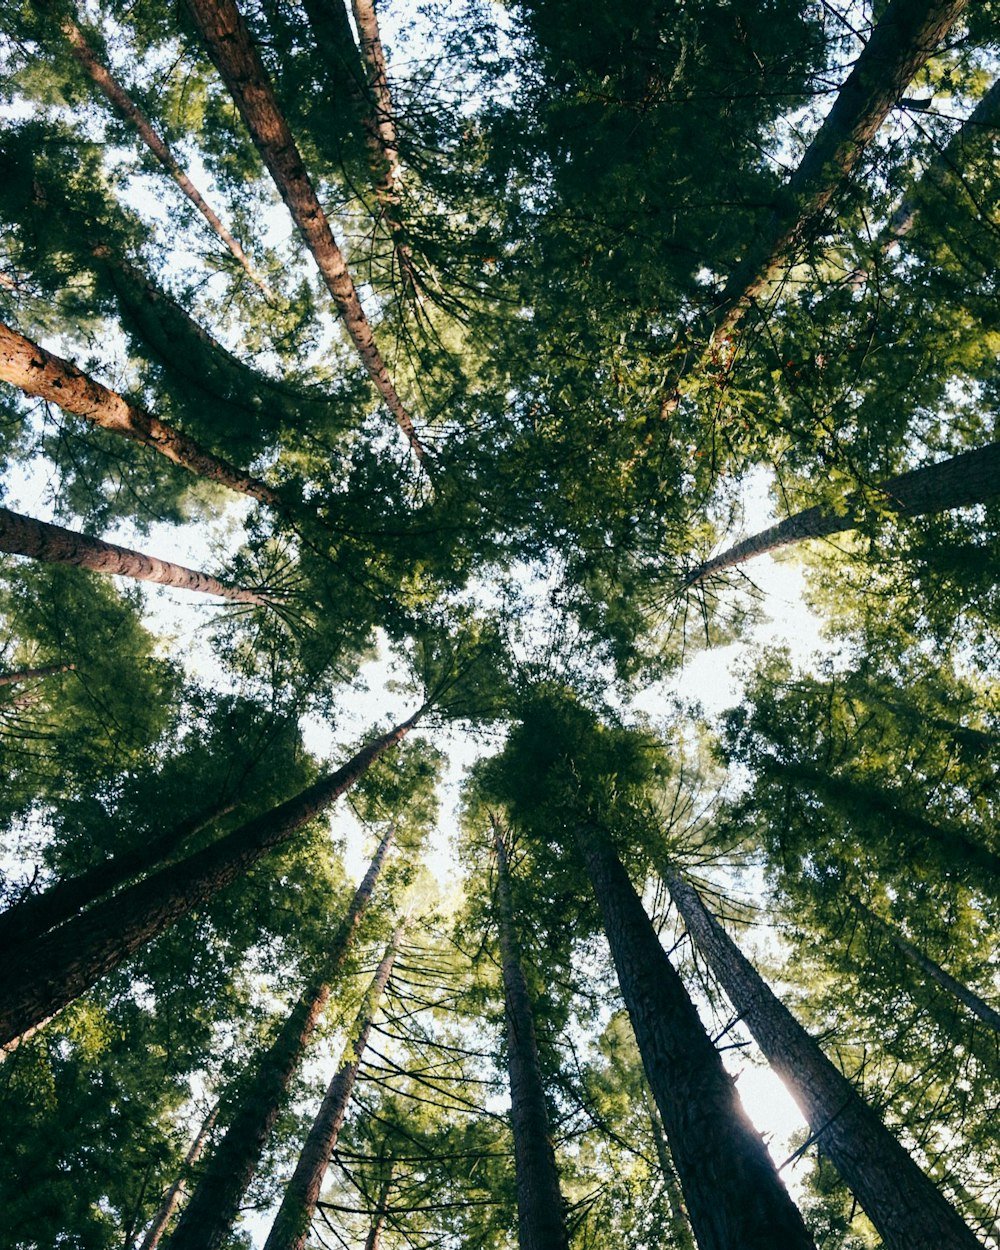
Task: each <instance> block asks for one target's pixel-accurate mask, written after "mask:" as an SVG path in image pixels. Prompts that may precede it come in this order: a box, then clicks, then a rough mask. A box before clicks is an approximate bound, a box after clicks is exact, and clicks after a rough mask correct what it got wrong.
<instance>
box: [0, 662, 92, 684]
mask: <svg viewBox="0 0 1000 1250" xmlns="http://www.w3.org/2000/svg"><path fill="white" fill-rule="evenodd" d="M75 668H76V665H75V664H43V665H42V666H41V667H40V668H22V669H21V670H20V671H19V672H17V673H0V686H16V685H18V684H19V683H20V682H22V681H31V680H32V678H34V677H54V676H56V674H57V673H71V672H73V670H74V669H75Z"/></svg>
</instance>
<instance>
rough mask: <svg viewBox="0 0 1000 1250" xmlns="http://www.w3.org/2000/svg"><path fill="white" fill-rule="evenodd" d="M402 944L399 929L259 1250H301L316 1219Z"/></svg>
mask: <svg viewBox="0 0 1000 1250" xmlns="http://www.w3.org/2000/svg"><path fill="white" fill-rule="evenodd" d="M402 940H403V926H402V925H401V926H400V927H399V928H398V929H397V930H396V932H395V933H394V934H393V936H392V941H391V942H390V943H389V946H388V948H387V950H386V952H385V955H384V956H383V957H382V962H381V963H380V964H379V966H378V970H377V971H376V973H375V977H374V979H373V980H372V983H371V985H370V986H369V988H368V992H367V994H366V995H365V997H364V1000H363V1002H362V1004H361V1010H360V1011H359V1012H358V1016H357V1019H356V1020H355V1021H354V1025H353V1027H352V1029H351V1038H352V1041H351V1043H350V1046H349V1048H348V1050H347V1052H346V1053H345V1056H344V1058H343V1059H342V1060H341V1063H340V1067H339V1069H338V1070H337V1074H336V1075H335V1076H334V1078H333V1080H332V1081H331V1082H330V1085H329V1087H328V1088H327V1091H326V1095H325V1096H324V1098H323V1101H322V1103H321V1104H320V1108H319V1111H318V1112H317V1113H316V1118H315V1120H313V1123H312V1127H311V1128H310V1130H309V1135H308V1137H307V1138H306V1141H305V1145H304V1146H303V1147H302V1154H301V1155H300V1156H299V1161H298V1163H297V1164H296V1166H295V1171H294V1172H293V1173H292V1176H291V1180H289V1182H288V1184H287V1185H286V1186H285V1193H284V1197H283V1198H282V1200H281V1206H280V1207H279V1208H278V1213H277V1215H276V1216H275V1217H274V1224H273V1225H272V1226H271V1231H270V1233H269V1234H268V1238H267V1241H266V1242H265V1243H264V1250H305V1244H306V1238H307V1237H308V1236H309V1229H310V1227H311V1225H312V1221H313V1216H314V1215H315V1214H316V1204H317V1203H318V1202H319V1196H320V1192H321V1191H322V1188H323V1178H324V1177H325V1176H326V1170H327V1168H328V1167H329V1166H330V1158H331V1156H332V1155H333V1152H334V1150H335V1149H336V1146H337V1138H338V1137H339V1136H340V1130H341V1127H342V1125H343V1123H344V1118H345V1116H346V1115H347V1107H348V1104H349V1103H350V1101H351V1093H352V1092H353V1090H354V1082H355V1080H356V1079H357V1075H358V1069H359V1068H360V1066H361V1060H362V1057H363V1056H364V1053H365V1047H366V1046H367V1045H368V1036H369V1034H370V1033H371V1028H372V1020H373V1019H374V1017H375V1012H376V1010H377V1008H378V1005H379V1002H380V1001H381V998H382V995H383V993H384V992H385V987H386V984H387V983H388V980H389V974H390V973H391V972H392V965H393V963H394V962H395V960H396V954H397V952H398V950H399V944H400V942H401V941H402Z"/></svg>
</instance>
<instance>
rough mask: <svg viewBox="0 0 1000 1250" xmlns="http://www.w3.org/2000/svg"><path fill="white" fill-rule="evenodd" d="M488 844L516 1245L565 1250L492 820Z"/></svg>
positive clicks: (502, 852) (499, 843) (524, 989)
mask: <svg viewBox="0 0 1000 1250" xmlns="http://www.w3.org/2000/svg"><path fill="white" fill-rule="evenodd" d="M493 844H494V846H495V848H496V854H497V892H496V905H497V927H498V929H499V934H500V962H501V967H502V970H503V987H504V1009H505V1015H506V1020H507V1072H508V1075H509V1078H510V1123H511V1130H512V1132H513V1136H514V1171H515V1176H516V1179H517V1239H518V1245H519V1246H520V1250H569V1235H568V1233H567V1231H566V1221H565V1218H564V1215H563V1212H564V1203H563V1199H562V1194H561V1193H560V1191H559V1174H558V1172H557V1170H556V1157H555V1151H554V1150H553V1147H552V1137H551V1134H550V1131H549V1115H548V1110H547V1108H546V1106H545V1087H544V1085H543V1084H542V1072H541V1067H540V1065H539V1062H538V1044H537V1042H536V1040H535V1017H534V1010H533V1007H532V1003H531V996H530V994H529V993H528V985H527V982H526V981H525V979H524V970H523V969H522V967H521V957H520V951H519V949H518V941H517V933H516V930H515V928H514V905H513V901H512V899H511V892H510V871H509V867H508V864H507V851H506V848H505V846H504V842H503V834H502V833H501V830H500V826H499V824H498V823H497V822H496V821H495V820H494V822H493Z"/></svg>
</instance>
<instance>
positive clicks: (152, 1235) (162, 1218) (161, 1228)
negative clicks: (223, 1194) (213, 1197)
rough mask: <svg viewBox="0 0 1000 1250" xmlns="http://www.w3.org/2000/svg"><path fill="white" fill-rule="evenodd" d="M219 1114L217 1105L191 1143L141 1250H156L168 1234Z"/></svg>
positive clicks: (144, 1238) (143, 1240)
mask: <svg viewBox="0 0 1000 1250" xmlns="http://www.w3.org/2000/svg"><path fill="white" fill-rule="evenodd" d="M218 1114H219V1108H218V1105H216V1106H215V1107H213V1108H212V1110H211V1111H210V1112H209V1113H208V1116H207V1117H206V1118H205V1122H204V1123H203V1124H202V1126H201V1128H200V1129H199V1130H198V1136H197V1137H196V1138H195V1139H194V1141H193V1142H192V1143H191V1149H190V1150H189V1151H188V1152H187V1154H186V1155H185V1156H184V1167H183V1169H182V1171H181V1174H180V1176H178V1178H177V1179H176V1180H175V1181H174V1183H173V1184H172V1185H171V1186H170V1188H169V1189H168V1190H167V1193H166V1196H165V1197H164V1199H163V1205H162V1206H161V1207H160V1209H159V1211H158V1212H157V1213H156V1219H155V1220H153V1222H152V1224H151V1225H150V1226H149V1229H148V1230H147V1232H146V1236H145V1237H143V1239H142V1245H141V1246H140V1247H139V1250H156V1247H157V1246H158V1245H159V1244H160V1238H161V1237H162V1236H163V1234H164V1233H165V1232H166V1230H167V1225H168V1224H169V1223H170V1221H171V1219H172V1217H173V1214H174V1212H175V1211H176V1210H177V1207H178V1205H179V1203H180V1200H181V1198H183V1197H184V1194H185V1193H186V1192H187V1181H188V1173H189V1172H190V1170H191V1168H193V1167H194V1165H195V1164H196V1163H197V1162H198V1160H199V1159H200V1158H201V1155H202V1151H203V1150H204V1149H205V1144H206V1143H207V1141H208V1135H209V1133H211V1131H212V1128H213V1126H214V1124H215V1120H216V1117H217V1116H218Z"/></svg>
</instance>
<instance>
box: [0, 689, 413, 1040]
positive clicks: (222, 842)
mask: <svg viewBox="0 0 1000 1250" xmlns="http://www.w3.org/2000/svg"><path fill="white" fill-rule="evenodd" d="M422 710H423V709H420V710H418V711H417V712H416V713H414V715H413V716H411V717H410V718H409V720H406V721H403V722H402V724H400V725H397V726H396V727H395V728H394V729H392V730H390V731H389V733H387V734H383V735H382V736H381V737H379V738H376V739H375V740H374V741H372V742H370V743H368V745H367V746H365V747H363V748H362V749H361V750H360V751H358V752H357V754H356V755H354V756H353V757H352V758H351V759H350V760H348V762H347V763H346V764H345V765H344V766H343V767H342V768H338V769H337V770H336V771H335V772H332V773H328V774H327V775H326V776H325V777H321V778H320V779H319V780H318V781H316V782H314V783H313V785H311V786H308V787H307V788H306V789H305V790H303V791H302V792H301V793H299V794H298V795H296V796H295V797H294V798H291V799H288V800H287V801H286V802H284V803H281V804H279V805H278V806H277V807H275V808H272V810H271V811H269V812H265V813H264V814H263V815H261V816H256V817H254V819H253V820H250V821H248V822H247V823H246V824H244V825H241V826H240V827H239V828H238V829H234V830H233V832H232V833H229V834H226V836H225V837H223V838H220V839H219V840H218V841H217V842H213V843H212V844H211V845H210V846H207V847H205V848H204V849H203V850H201V851H197V852H196V853H195V854H194V855H190V856H188V857H187V858H186V859H183V860H181V861H180V862H179V863H177V864H172V865H170V866H169V867H167V868H162V869H160V871H159V872H155V873H152V874H151V875H150V876H148V877H146V878H145V879H144V880H142V881H139V882H137V883H136V884H135V885H131V886H129V887H128V888H127V889H125V890H122V891H121V893H120V894H116V895H114V896H113V897H111V898H110V899H106V900H105V901H104V902H101V903H98V904H97V905H96V906H95V907H92V908H91V909H90V910H89V911H86V912H84V913H83V914H82V915H81V916H78V917H77V918H76V919H74V920H72V921H70V922H69V923H68V924H65V925H62V926H61V927H60V928H58V929H56V930H55V931H54V932H53V933H50V934H48V935H47V936H46V937H44V938H43V939H42V940H41V941H39V942H37V943H33V944H31V943H29V944H27V946H20V947H18V949H17V951H16V952H15V957H14V958H12V959H11V960H10V962H9V965H8V967H7V969H6V975H5V978H4V982H3V984H2V985H0V1045H3V1044H4V1043H5V1042H7V1041H10V1040H11V1039H13V1038H15V1037H18V1036H19V1035H20V1034H21V1033H23V1032H24V1031H25V1029H29V1028H31V1027H32V1026H33V1025H37V1024H38V1023H39V1022H40V1021H42V1020H45V1019H47V1018H48V1017H49V1016H51V1015H52V1014H53V1013H54V1012H56V1011H59V1010H60V1009H61V1008H63V1007H65V1006H66V1005H67V1004H68V1003H71V1002H72V1001H73V999H74V998H76V997H77V996H78V995H80V994H82V993H83V992H84V990H87V989H89V988H90V986H92V985H93V984H94V983H95V982H97V981H99V980H100V979H101V977H103V976H105V975H106V974H107V973H108V972H110V971H111V970H112V969H113V968H117V967H118V966H119V964H121V963H123V962H124V961H125V960H126V959H127V958H128V957H129V955H131V954H132V952H133V951H136V950H138V949H139V947H140V946H142V945H144V944H145V943H146V942H148V941H150V939H151V938H154V937H156V936H157V935H158V934H160V933H162V932H164V930H166V929H169V928H170V927H171V925H173V924H175V923H176V922H177V921H178V920H180V919H181V918H182V917H184V916H186V915H187V914H188V913H189V912H190V911H192V910H193V909H194V908H195V907H198V906H200V905H201V904H202V903H206V902H208V900H209V899H211V898H213V897H214V896H215V895H216V894H218V893H219V891H220V890H223V889H224V888H225V887H226V886H228V885H230V884H231V883H232V882H233V881H235V880H237V878H239V877H241V876H243V875H244V874H245V873H246V872H247V871H248V870H249V869H250V868H252V867H253V865H254V864H256V863H257V862H258V860H260V859H262V858H263V857H264V856H265V855H266V854H267V853H268V851H270V850H272V849H273V848H274V847H277V846H281V845H282V844H283V843H285V842H287V841H288V839H289V838H290V837H291V836H292V835H293V834H294V833H296V832H297V831H298V830H299V829H301V828H302V826H303V825H305V824H306V823H307V822H308V821H310V820H312V819H313V817H315V816H318V815H319V814H320V813H321V812H322V811H324V810H325V809H326V808H327V807H329V806H330V804H331V803H333V802H334V801H335V800H336V799H337V798H339V796H340V795H341V794H343V793H344V791H345V790H348V789H350V787H351V786H352V785H353V784H354V783H355V782H356V781H357V780H358V778H359V777H362V776H363V775H364V774H365V773H366V772H367V770H368V768H369V767H370V766H371V765H372V764H373V763H374V762H375V761H376V760H377V759H378V758H379V757H380V756H381V755H383V754H384V753H385V752H386V751H388V750H389V749H390V748H391V747H393V746H395V745H396V743H398V742H399V741H400V740H401V739H402V738H403V737H405V735H406V734H407V733H408V732H409V731H410V729H411V728H412V727H413V725H414V724H415V723H416V721H417V719H418V718H419V716H420V715H421V711H422Z"/></svg>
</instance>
